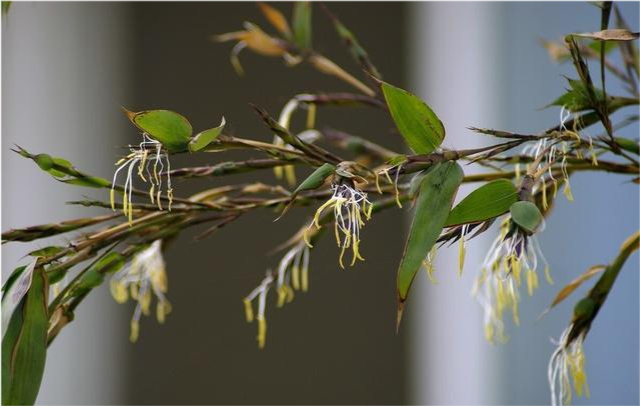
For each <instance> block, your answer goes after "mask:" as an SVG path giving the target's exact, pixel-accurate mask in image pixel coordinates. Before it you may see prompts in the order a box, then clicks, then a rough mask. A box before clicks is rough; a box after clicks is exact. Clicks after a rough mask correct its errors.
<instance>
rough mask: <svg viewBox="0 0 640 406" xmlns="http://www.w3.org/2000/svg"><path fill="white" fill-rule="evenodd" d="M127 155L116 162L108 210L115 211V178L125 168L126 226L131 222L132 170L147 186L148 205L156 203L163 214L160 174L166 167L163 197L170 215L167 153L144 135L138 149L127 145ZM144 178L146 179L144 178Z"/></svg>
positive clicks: (123, 198)
mask: <svg viewBox="0 0 640 406" xmlns="http://www.w3.org/2000/svg"><path fill="white" fill-rule="evenodd" d="M129 151H130V153H129V155H127V156H125V157H124V158H121V159H120V160H119V161H118V162H116V166H118V169H116V171H115V173H114V174H113V181H112V183H111V195H110V200H111V209H112V210H113V211H115V210H116V207H115V192H116V181H117V180H118V174H119V173H120V171H121V170H123V169H125V168H126V174H127V176H126V180H125V184H124V190H123V191H122V212H123V213H124V215H125V216H127V218H128V219H129V222H131V221H132V220H133V204H132V202H131V197H132V194H133V178H134V177H135V176H134V170H135V173H136V174H137V175H138V177H139V178H140V179H141V180H142V181H143V182H145V183H149V184H150V187H149V198H150V199H151V203H152V204H153V203H156V202H157V205H158V209H160V210H162V203H161V198H162V192H163V190H162V188H163V185H164V182H163V180H162V176H161V174H162V173H163V171H164V170H165V165H166V169H167V171H166V174H167V175H166V179H167V182H166V196H167V199H168V200H169V205H168V208H169V211H171V203H172V201H173V189H172V187H171V174H170V172H171V163H170V162H169V153H168V152H166V151H165V150H164V149H163V148H162V144H161V143H160V142H158V141H156V140H154V139H152V138H151V137H149V135H148V134H147V133H142V142H140V144H138V146H137V147H135V146H133V145H129ZM145 174H146V176H145Z"/></svg>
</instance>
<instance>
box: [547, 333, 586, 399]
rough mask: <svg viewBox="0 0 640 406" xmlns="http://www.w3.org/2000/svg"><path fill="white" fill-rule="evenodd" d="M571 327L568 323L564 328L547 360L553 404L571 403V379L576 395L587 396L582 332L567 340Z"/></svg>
mask: <svg viewBox="0 0 640 406" xmlns="http://www.w3.org/2000/svg"><path fill="white" fill-rule="evenodd" d="M572 328H573V325H570V326H569V327H568V328H567V329H566V330H564V332H563V333H562V336H561V337H560V340H559V342H558V343H557V345H558V348H557V349H556V350H555V351H554V352H553V355H552V356H551V359H550V361H549V368H548V371H547V375H548V379H549V386H550V389H551V404H552V405H553V406H556V405H567V404H570V403H571V399H572V391H571V381H573V390H574V391H575V393H576V395H578V396H580V397H582V396H583V395H584V396H586V397H589V386H588V385H587V375H586V373H585V368H584V365H585V355H584V348H583V343H584V334H579V335H578V336H577V337H576V338H574V339H573V340H572V341H571V342H569V341H568V337H569V333H570V332H571V330H572Z"/></svg>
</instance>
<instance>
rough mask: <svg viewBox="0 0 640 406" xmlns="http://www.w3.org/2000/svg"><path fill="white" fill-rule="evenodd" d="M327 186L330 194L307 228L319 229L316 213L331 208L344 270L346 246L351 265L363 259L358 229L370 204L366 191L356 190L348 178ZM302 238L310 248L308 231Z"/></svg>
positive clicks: (368, 211)
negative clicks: (350, 252) (331, 193)
mask: <svg viewBox="0 0 640 406" xmlns="http://www.w3.org/2000/svg"><path fill="white" fill-rule="evenodd" d="M331 189H332V190H333V195H332V196H331V198H330V199H329V200H327V201H326V202H325V203H324V204H323V205H322V206H320V207H319V208H318V210H317V211H316V213H315V216H314V217H313V221H312V222H311V224H309V228H308V230H311V229H312V228H315V229H317V230H319V229H320V228H321V227H322V225H321V224H320V216H321V215H322V213H323V211H324V210H325V209H333V217H334V233H335V237H336V243H337V244H338V247H339V248H341V251H340V258H339V263H340V267H341V268H343V269H344V261H343V260H344V254H345V252H346V251H347V249H349V248H351V251H352V260H351V266H353V265H354V264H355V263H356V261H357V260H361V261H364V258H363V257H362V256H361V255H360V229H361V228H362V227H364V225H365V219H366V220H369V219H370V218H371V211H372V209H373V205H372V204H371V202H370V201H369V199H368V198H367V193H365V192H363V191H361V190H360V189H358V188H357V187H356V186H355V184H354V183H353V181H352V180H351V179H346V178H343V179H341V180H340V181H339V183H334V184H333V185H332V186H331ZM305 241H306V242H307V244H308V245H309V246H310V247H311V244H310V243H309V239H308V234H307V235H305Z"/></svg>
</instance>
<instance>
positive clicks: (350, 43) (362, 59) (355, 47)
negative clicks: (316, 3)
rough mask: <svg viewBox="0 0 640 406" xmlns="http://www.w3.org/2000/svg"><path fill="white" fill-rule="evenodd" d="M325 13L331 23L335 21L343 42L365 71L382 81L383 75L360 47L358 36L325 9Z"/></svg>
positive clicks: (334, 23)
mask: <svg viewBox="0 0 640 406" xmlns="http://www.w3.org/2000/svg"><path fill="white" fill-rule="evenodd" d="M325 12H326V13H327V14H328V15H329V18H330V19H331V21H333V25H334V27H335V28H336V31H337V32H338V35H339V36H340V38H342V41H344V43H345V45H346V46H347V47H348V48H349V52H351V55H352V56H353V58H354V59H355V60H356V61H357V62H358V63H359V64H360V65H361V66H362V68H363V69H364V70H366V71H367V72H369V73H370V74H371V75H373V76H374V77H376V78H378V79H380V78H381V77H382V75H380V72H378V69H376V67H375V66H374V65H373V63H372V62H371V59H370V58H369V54H368V53H367V51H366V50H365V49H364V48H363V47H362V45H360V43H359V42H358V39H357V38H356V36H355V35H354V34H353V33H352V32H351V31H350V30H349V29H348V28H347V27H346V26H345V25H344V24H342V22H341V21H340V20H339V19H338V18H337V17H336V16H335V15H333V14H332V13H331V12H329V10H328V9H326V8H325Z"/></svg>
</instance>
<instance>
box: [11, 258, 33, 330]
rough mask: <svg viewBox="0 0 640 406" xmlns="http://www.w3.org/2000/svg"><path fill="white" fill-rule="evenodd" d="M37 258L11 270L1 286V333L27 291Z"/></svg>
mask: <svg viewBox="0 0 640 406" xmlns="http://www.w3.org/2000/svg"><path fill="white" fill-rule="evenodd" d="M37 261H38V259H37V258H36V259H34V260H32V261H31V263H30V264H29V265H27V266H26V267H21V268H18V269H16V270H15V271H13V273H12V274H11V276H9V278H8V279H7V282H6V283H5V286H4V287H3V291H4V294H3V295H2V334H3V335H4V334H5V333H6V331H7V327H8V326H9V321H10V320H11V316H12V315H13V313H14V312H15V310H16V309H17V308H18V305H19V304H20V302H22V299H23V298H24V296H25V295H26V294H27V292H28V291H29V288H30V287H31V281H32V279H33V270H34V269H35V266H36V263H37Z"/></svg>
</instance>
